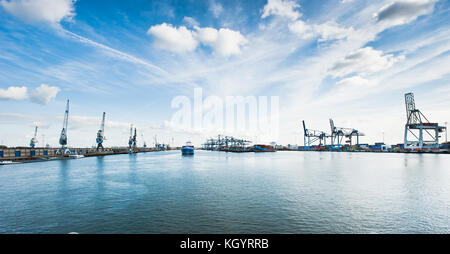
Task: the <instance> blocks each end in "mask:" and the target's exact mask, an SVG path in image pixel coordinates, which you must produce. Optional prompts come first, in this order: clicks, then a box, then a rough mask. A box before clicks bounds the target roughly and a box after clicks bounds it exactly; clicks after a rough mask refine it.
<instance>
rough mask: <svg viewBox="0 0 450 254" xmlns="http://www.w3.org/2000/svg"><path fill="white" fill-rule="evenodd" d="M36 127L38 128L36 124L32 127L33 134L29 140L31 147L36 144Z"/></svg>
mask: <svg viewBox="0 0 450 254" xmlns="http://www.w3.org/2000/svg"><path fill="white" fill-rule="evenodd" d="M37 129H38V126H37V125H36V127H35V128H34V136H33V137H32V138H31V140H30V147H31V148H34V147H35V146H36V144H37V143H38V140H37Z"/></svg>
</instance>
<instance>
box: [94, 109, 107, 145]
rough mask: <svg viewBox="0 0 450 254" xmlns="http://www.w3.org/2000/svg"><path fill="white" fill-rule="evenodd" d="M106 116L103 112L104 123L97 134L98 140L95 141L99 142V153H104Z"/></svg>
mask: <svg viewBox="0 0 450 254" xmlns="http://www.w3.org/2000/svg"><path fill="white" fill-rule="evenodd" d="M105 115H106V113H105V112H103V117H102V123H101V124H100V129H99V130H98V132H97V138H96V139H95V141H96V142H97V149H96V150H97V151H103V150H104V148H103V141H104V140H106V137H105Z"/></svg>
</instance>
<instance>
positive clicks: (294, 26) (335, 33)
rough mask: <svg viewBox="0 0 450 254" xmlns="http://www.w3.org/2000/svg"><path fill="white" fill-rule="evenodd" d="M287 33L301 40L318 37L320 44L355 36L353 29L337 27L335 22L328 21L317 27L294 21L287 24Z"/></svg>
mask: <svg viewBox="0 0 450 254" xmlns="http://www.w3.org/2000/svg"><path fill="white" fill-rule="evenodd" d="M288 28H289V31H291V32H292V33H294V34H297V35H299V36H300V37H301V38H302V39H310V38H312V37H318V40H319V41H320V42H322V41H329V40H342V39H347V38H348V37H350V36H352V35H354V34H356V31H355V30H354V29H353V27H350V28H345V27H341V26H339V24H338V23H336V22H335V21H328V22H326V23H323V24H319V25H310V24H308V23H306V22H304V21H302V20H296V21H294V22H291V23H289V24H288Z"/></svg>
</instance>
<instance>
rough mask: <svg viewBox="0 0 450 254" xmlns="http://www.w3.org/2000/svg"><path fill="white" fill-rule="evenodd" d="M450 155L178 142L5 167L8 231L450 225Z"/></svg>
mask: <svg viewBox="0 0 450 254" xmlns="http://www.w3.org/2000/svg"><path fill="white" fill-rule="evenodd" d="M449 165H450V155H445V154H444V155H435V154H382V153H380V154H377V153H329V152H320V153H319V152H276V153H245V154H232V153H219V152H207V151H196V154H195V155H194V156H192V157H182V156H181V155H180V152H179V151H170V152H154V153H144V154H137V155H116V156H106V157H103V158H101V157H99V158H96V157H91V158H83V159H79V160H68V161H51V162H41V163H28V164H20V165H6V166H0V233H68V232H72V231H76V232H79V233H450V166H449Z"/></svg>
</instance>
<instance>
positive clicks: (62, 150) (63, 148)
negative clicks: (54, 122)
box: [59, 100, 70, 154]
mask: <svg viewBox="0 0 450 254" xmlns="http://www.w3.org/2000/svg"><path fill="white" fill-rule="evenodd" d="M68 122H69V100H67V104H66V111H65V112H64V121H63V128H62V130H61V135H60V137H59V144H60V145H61V148H60V151H59V152H60V153H61V154H68V153H69V152H70V151H69V149H67V125H68Z"/></svg>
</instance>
